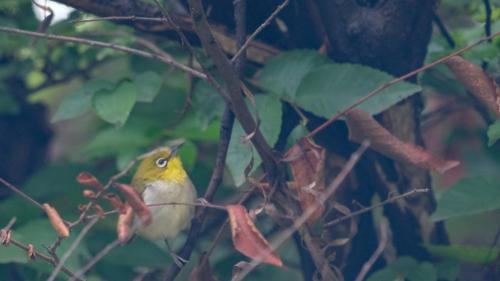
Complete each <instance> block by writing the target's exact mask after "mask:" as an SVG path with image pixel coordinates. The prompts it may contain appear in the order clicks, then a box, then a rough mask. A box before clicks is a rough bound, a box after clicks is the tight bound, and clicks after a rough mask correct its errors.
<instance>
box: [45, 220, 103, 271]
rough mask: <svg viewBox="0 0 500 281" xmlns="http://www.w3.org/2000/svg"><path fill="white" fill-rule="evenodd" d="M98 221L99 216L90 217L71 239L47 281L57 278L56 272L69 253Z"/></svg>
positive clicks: (59, 269)
mask: <svg viewBox="0 0 500 281" xmlns="http://www.w3.org/2000/svg"><path fill="white" fill-rule="evenodd" d="M98 221H99V217H96V218H94V219H92V220H91V221H90V222H89V223H87V225H86V226H85V227H84V228H83V229H82V231H80V233H79V234H78V236H77V237H76V239H75V241H73V244H71V246H70V247H69V248H68V250H66V252H65V253H64V255H63V256H62V257H61V259H60V260H59V262H58V263H57V266H56V267H55V268H54V270H53V271H52V273H51V274H50V276H49V278H48V279H47V281H54V280H55V279H56V278H57V274H58V273H59V271H61V269H62V268H63V266H64V263H65V262H66V261H67V260H68V259H69V257H71V254H73V252H74V251H75V250H76V248H77V247H78V245H80V242H81V241H82V240H83V238H84V237H85V235H86V234H87V233H88V232H89V231H90V229H91V228H92V227H93V226H94V225H95V224H96V223H97V222H98Z"/></svg>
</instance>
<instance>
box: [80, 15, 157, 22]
mask: <svg viewBox="0 0 500 281" xmlns="http://www.w3.org/2000/svg"><path fill="white" fill-rule="evenodd" d="M96 21H132V22H134V21H150V22H165V20H164V19H163V18H156V17H138V16H112V17H95V18H90V19H79V20H73V21H70V23H76V24H79V23H87V22H96Z"/></svg>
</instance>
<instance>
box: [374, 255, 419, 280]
mask: <svg viewBox="0 0 500 281" xmlns="http://www.w3.org/2000/svg"><path fill="white" fill-rule="evenodd" d="M418 268H419V264H418V263H417V261H416V260H415V259H414V258H412V257H407V256H402V257H399V258H397V259H396V260H395V261H394V262H392V263H390V264H389V265H387V266H386V267H385V268H382V269H381V270H379V271H377V272H374V273H373V274H372V275H370V277H368V279H367V281H403V280H404V278H405V277H406V276H408V275H409V274H411V272H413V271H415V270H417V269H418ZM416 280H417V279H416ZM412 281H413V280H412Z"/></svg>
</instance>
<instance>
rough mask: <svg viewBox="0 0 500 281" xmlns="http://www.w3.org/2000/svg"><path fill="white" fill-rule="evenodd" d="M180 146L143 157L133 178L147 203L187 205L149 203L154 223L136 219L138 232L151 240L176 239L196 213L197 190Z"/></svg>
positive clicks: (165, 148) (163, 148)
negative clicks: (184, 164)
mask: <svg viewBox="0 0 500 281" xmlns="http://www.w3.org/2000/svg"><path fill="white" fill-rule="evenodd" d="M179 149H180V145H178V146H176V147H172V148H169V147H162V148H158V149H156V150H154V151H153V152H151V153H150V154H149V155H147V156H146V157H145V158H144V159H143V160H142V162H141V163H140V165H139V168H138V169H137V172H136V173H135V175H134V177H133V179H132V186H133V187H134V188H135V190H136V191H137V192H139V194H141V196H142V198H143V200H144V202H145V203H146V205H151V204H164V203H186V204H188V205H175V204H174V205H159V206H150V207H149V209H150V211H151V216H152V222H151V224H149V225H148V226H142V225H141V224H140V223H139V221H138V220H137V219H135V220H134V227H136V228H137V231H136V232H137V234H139V235H141V236H144V237H146V238H148V239H150V240H160V239H163V240H165V241H166V242H167V239H173V238H175V237H176V236H177V235H178V234H179V232H181V231H182V230H184V229H185V228H186V227H187V226H188V225H189V222H190V221H191V218H192V216H193V213H194V206H193V203H194V202H195V200H196V189H195V188H194V186H193V184H192V183H191V180H190V179H189V176H188V174H187V173H186V171H185V170H184V168H183V166H182V162H181V159H180V158H179V156H178V155H177V152H178V150H179ZM189 204H190V205H189ZM167 246H168V242H167ZM169 250H170V249H169Z"/></svg>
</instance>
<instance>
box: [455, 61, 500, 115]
mask: <svg viewBox="0 0 500 281" xmlns="http://www.w3.org/2000/svg"><path fill="white" fill-rule="evenodd" d="M446 65H447V66H448V67H449V68H450V70H451V71H452V72H453V74H454V75H455V77H456V78H457V80H458V81H459V82H460V84H462V85H463V86H464V87H465V88H466V89H467V90H468V91H469V92H470V93H471V94H473V95H474V96H475V97H477V98H478V99H479V100H481V101H482V102H483V103H484V104H485V105H486V106H487V107H488V108H489V109H491V110H492V111H493V112H495V114H496V115H497V116H499V117H500V88H499V87H498V85H497V83H496V82H495V80H493V79H492V78H491V77H490V76H489V75H488V74H487V73H486V72H484V71H483V69H481V68H480V67H479V66H477V65H475V64H473V63H471V62H469V61H467V60H465V59H463V58H462V57H460V56H454V57H451V58H449V59H448V60H447V61H446Z"/></svg>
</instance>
